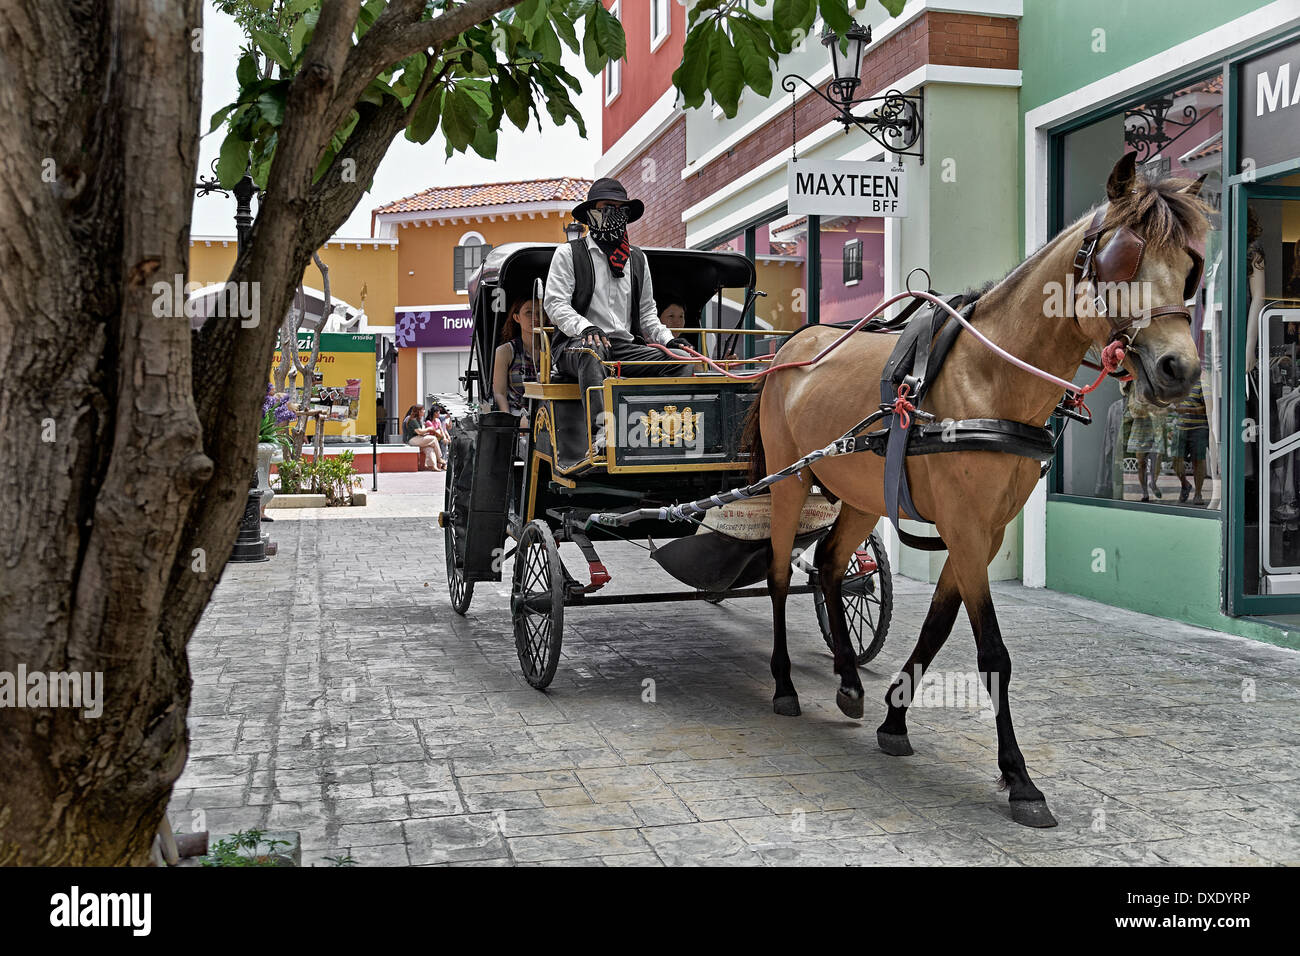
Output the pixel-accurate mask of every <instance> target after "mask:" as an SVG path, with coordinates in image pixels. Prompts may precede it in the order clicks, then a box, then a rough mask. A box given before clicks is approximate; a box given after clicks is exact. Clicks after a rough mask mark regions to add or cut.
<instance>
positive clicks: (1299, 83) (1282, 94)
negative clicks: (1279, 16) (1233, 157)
mask: <svg viewBox="0 0 1300 956" xmlns="http://www.w3.org/2000/svg"><path fill="white" fill-rule="evenodd" d="M1239 75H1240V77H1241V79H1240V82H1239V83H1238V89H1239V90H1240V98H1239V100H1238V103H1239V106H1238V109H1237V115H1238V116H1240V117H1241V130H1240V138H1239V142H1238V144H1237V155H1238V156H1239V157H1240V161H1241V164H1242V169H1259V168H1262V167H1264V166H1271V165H1272V164H1273V163H1281V162H1286V161H1287V160H1290V159H1295V158H1296V157H1300V42H1296V43H1292V44H1290V45H1289V46H1284V47H1282V48H1281V49H1280V50H1273V51H1272V52H1270V53H1264V54H1261V55H1260V56H1257V57H1253V58H1251V59H1249V60H1246V61H1245V62H1244V63H1242V64H1241V71H1240V74H1239ZM1248 161H1249V163H1250V165H1249V166H1247V165H1246V164H1247V162H1248ZM1239 171H1240V170H1239Z"/></svg>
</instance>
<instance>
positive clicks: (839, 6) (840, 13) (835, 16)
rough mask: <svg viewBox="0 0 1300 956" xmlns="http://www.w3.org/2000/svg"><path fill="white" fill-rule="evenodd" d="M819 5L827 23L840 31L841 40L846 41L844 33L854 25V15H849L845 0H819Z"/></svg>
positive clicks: (836, 30) (837, 31)
mask: <svg viewBox="0 0 1300 956" xmlns="http://www.w3.org/2000/svg"><path fill="white" fill-rule="evenodd" d="M817 6H818V9H820V10H821V14H822V19H823V20H825V21H826V25H827V26H828V27H830V28H831V29H832V30H834V31H835V32H836V33H838V34H839V35H840V41H841V42H844V34H846V33H848V32H849V30H850V29H852V27H853V17H851V16H849V9H848V6H847V5H846V4H845V3H844V0H818V4H817Z"/></svg>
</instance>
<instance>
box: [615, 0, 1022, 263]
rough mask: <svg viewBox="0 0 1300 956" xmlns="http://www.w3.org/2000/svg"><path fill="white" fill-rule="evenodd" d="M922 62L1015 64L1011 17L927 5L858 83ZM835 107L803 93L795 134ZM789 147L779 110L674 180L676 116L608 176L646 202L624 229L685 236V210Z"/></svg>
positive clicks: (678, 148) (649, 239) (680, 149)
mask: <svg viewBox="0 0 1300 956" xmlns="http://www.w3.org/2000/svg"><path fill="white" fill-rule="evenodd" d="M927 63H933V64H938V65H946V66H977V67H986V68H990V69H1002V70H1015V69H1019V63H1020V59H1019V40H1018V29H1017V22H1016V21H1015V20H1014V19H1009V18H1004V17H987V16H979V15H975V14H966V13H938V12H927V13H925V14H923V15H922V16H920V17H917V19H916V20H914V21H912V22H911V23H910V24H908V25H907V26H906V27H904V28H903V29H902V30H899V31H897V32H896V33H893V34H891V35H890V36H888V37H886V38H885V39H884V40H882V41H881V42H880V43H879V44H876V45H873V46H872V47H870V48H869V49H868V51H867V55H866V57H865V58H864V60H863V64H862V77H863V82H862V87H861V89H863V90H866V91H869V92H871V93H874V92H875V91H876V90H880V89H884V88H885V87H887V86H888V85H889V84H890V83H893V82H895V81H896V80H899V79H901V78H902V77H904V76H906V75H907V74H909V73H911V72H912V71H913V70H915V69H917V68H918V67H921V66H924V65H925V64H927ZM834 113H835V111H834V109H833V108H832V107H831V106H830V104H828V103H826V102H825V101H824V100H822V99H821V98H819V97H815V96H805V97H804V98H803V99H802V100H800V101H799V104H798V106H797V107H796V109H795V124H796V128H797V131H798V136H799V137H800V138H802V137H804V136H807V135H808V134H809V133H810V132H812V131H813V130H815V129H818V128H820V127H821V126H823V125H825V124H826V123H827V122H828V121H830V119H831V118H832V117H833V116H834ZM789 150H790V113H789V111H788V110H787V111H785V112H783V113H781V115H779V116H777V117H776V118H775V119H773V120H771V121H770V122H768V123H766V124H764V125H763V126H762V127H761V128H759V129H758V130H756V131H755V132H754V133H752V134H750V135H749V136H747V137H746V138H745V139H744V140H742V141H741V142H739V143H737V144H736V145H735V146H733V147H732V148H731V149H730V150H728V151H727V154H726V155H725V156H720V157H718V158H717V159H715V160H713V162H711V163H709V164H708V165H707V166H705V167H703V168H702V169H701V170H700V171H699V172H698V173H695V174H694V175H692V176H688V177H687V178H686V179H684V180H683V179H680V178H679V177H680V171H681V170H682V169H683V168H684V167H685V165H686V121H685V118H684V117H679V118H678V119H677V120H675V121H674V122H673V124H672V125H671V126H669V127H668V129H667V130H665V131H664V132H663V133H662V134H661V135H660V136H659V138H658V139H656V140H655V141H654V142H653V143H651V144H650V145H649V146H648V147H647V148H646V149H645V150H643V151H642V152H641V153H639V154H637V155H636V156H634V157H633V158H632V159H630V160H629V161H628V162H627V163H625V164H624V165H623V166H622V167H620V168H619V169H618V170H616V171H615V172H613V173H612V174H611V175H613V176H615V177H616V178H618V179H619V180H620V181H621V182H622V183H623V184H624V185H625V186H626V187H627V188H628V192H629V194H630V195H633V196H636V197H637V198H640V199H643V200H645V202H646V215H645V218H644V219H643V220H642V221H641V222H638V223H636V225H634V226H633V227H632V230H631V231H630V235H631V237H632V241H633V242H636V243H639V244H641V245H654V246H681V245H684V244H685V241H686V226H685V224H684V223H683V222H682V219H681V215H682V212H683V210H685V209H687V208H689V207H690V206H692V205H694V204H695V203H697V202H699V201H700V200H702V199H704V198H705V197H707V196H710V195H712V194H713V193H715V192H717V191H718V190H719V189H722V188H723V187H724V186H726V185H727V184H728V183H730V182H733V181H734V180H736V179H737V178H739V177H740V176H743V175H744V174H745V173H747V172H749V171H750V170H752V169H754V168H755V167H756V166H759V165H760V164H762V163H763V162H764V161H766V160H768V159H770V158H771V157H772V156H774V155H776V154H778V153H783V152H784V153H788V152H789ZM647 158H649V159H653V160H654V166H653V169H654V173H655V175H654V177H653V180H652V181H649V182H643V181H642V178H643V170H645V169H646V168H647V166H646V165H645V163H644V162H643V161H644V160H646V159H647Z"/></svg>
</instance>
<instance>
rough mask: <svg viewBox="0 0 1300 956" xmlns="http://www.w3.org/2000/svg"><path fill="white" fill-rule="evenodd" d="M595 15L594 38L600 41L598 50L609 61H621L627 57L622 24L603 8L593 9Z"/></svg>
mask: <svg viewBox="0 0 1300 956" xmlns="http://www.w3.org/2000/svg"><path fill="white" fill-rule="evenodd" d="M594 12H595V14H596V36H597V37H598V38H599V39H600V49H601V52H603V53H604V54H605V55H606V56H607V57H609V58H610V59H611V60H621V59H623V57H625V56H626V55H627V38H626V37H625V36H624V35H623V24H621V23H619V22H618V17H616V16H614V15H613V14H612V13H610V12H609V11H608V10H606V9H605V8H604V7H603V6H597V7H595V8H594Z"/></svg>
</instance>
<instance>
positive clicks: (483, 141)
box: [470, 123, 497, 159]
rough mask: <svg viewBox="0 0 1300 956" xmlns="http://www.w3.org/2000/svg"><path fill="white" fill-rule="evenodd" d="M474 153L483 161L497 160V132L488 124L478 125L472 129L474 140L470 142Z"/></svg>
mask: <svg viewBox="0 0 1300 956" xmlns="http://www.w3.org/2000/svg"><path fill="white" fill-rule="evenodd" d="M470 145H471V146H473V147H474V152H476V153H478V154H479V155H480V156H482V157H483V158H484V159H496V158H497V131H496V128H495V127H494V126H492V125H490V124H488V123H480V124H478V126H477V127H475V129H474V138H473V139H472V140H471V141H470Z"/></svg>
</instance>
